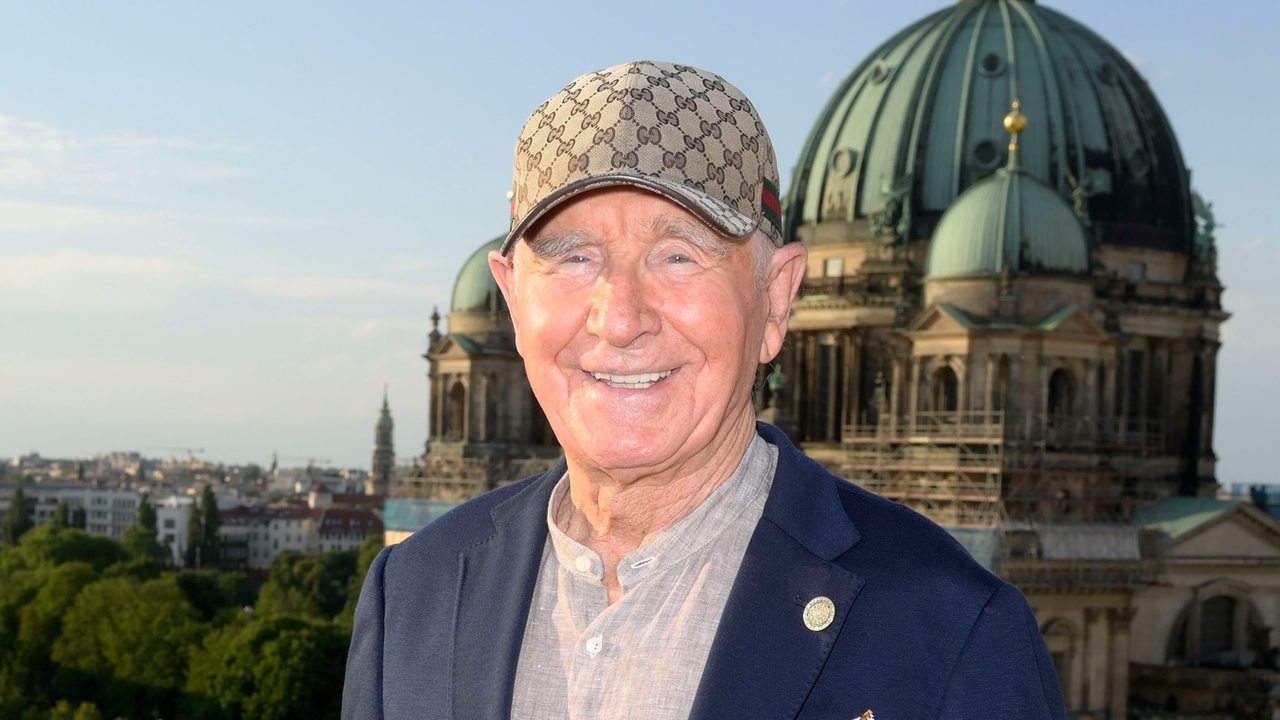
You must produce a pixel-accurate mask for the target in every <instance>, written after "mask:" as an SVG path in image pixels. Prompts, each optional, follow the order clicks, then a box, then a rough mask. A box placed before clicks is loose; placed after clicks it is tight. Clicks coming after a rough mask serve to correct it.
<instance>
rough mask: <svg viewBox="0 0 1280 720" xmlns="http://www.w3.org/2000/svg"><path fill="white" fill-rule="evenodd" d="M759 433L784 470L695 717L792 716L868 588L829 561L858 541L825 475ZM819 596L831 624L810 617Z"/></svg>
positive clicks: (747, 559) (730, 605)
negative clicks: (861, 593)
mask: <svg viewBox="0 0 1280 720" xmlns="http://www.w3.org/2000/svg"><path fill="white" fill-rule="evenodd" d="M761 435H763V436H764V437H765V439H766V440H768V441H769V442H770V443H772V444H774V445H777V446H778V468H777V471H776V472H775V476H774V482H773V486H772V488H771V489H770V491H769V499H768V501H767V502H766V504H765V510H764V516H763V517H762V518H761V520H760V523H759V524H758V525H757V526H756V530H755V533H754V534H753V535H752V537H751V542H750V543H749V545H748V546H747V552H746V555H745V556H744V557H743V560H742V567H741V569H740V570H739V572H738V577H737V579H736V580H735V581H734V586H733V591H732V592H731V593H730V595H729V600H728V602H727V603H726V605H725V609H724V614H723V615H722V616H721V619H720V625H719V629H718V630H717V631H716V639H715V642H714V643H713V644H712V647H711V655H710V657H708V659H707V665H706V669H705V670H704V671H703V675H702V681H701V684H700V686H699V688H698V696H697V698H696V699H695V701H694V707H693V712H692V713H691V715H690V717H691V718H702V719H707V720H710V719H711V718H724V717H757V718H792V717H795V716H796V714H797V713H798V712H799V710H800V708H801V706H802V705H803V704H804V701H805V698H807V697H808V695H809V691H810V688H811V687H812V686H813V683H814V682H815V681H816V680H817V678H818V675H819V674H820V672H821V670H822V666H823V664H824V663H825V662H826V659H827V655H828V653H830V651H831V648H832V646H833V645H834V643H835V640H836V638H837V637H838V636H839V634H840V631H841V628H842V627H843V625H844V620H845V618H846V617H847V616H848V614H849V610H850V608H852V606H853V603H854V600H855V599H856V598H857V596H858V592H859V591H860V590H861V589H862V586H863V580H862V579H861V578H860V577H858V576H857V575H855V574H853V573H852V572H849V571H848V570H845V569H844V568H842V567H840V566H839V565H837V564H836V563H834V562H832V561H833V560H834V559H835V558H836V557H838V556H840V555H842V554H844V553H845V552H846V551H848V549H849V548H850V547H852V546H853V545H854V544H855V543H857V541H858V539H859V535H858V531H857V530H856V529H855V528H854V527H853V524H852V522H851V521H850V520H849V518H848V516H847V515H846V514H845V513H844V510H843V508H842V507H841V503H840V499H839V497H838V495H837V493H836V490H835V486H834V485H833V484H832V481H831V480H830V479H829V476H828V475H827V474H826V473H825V472H821V471H820V469H819V468H818V466H817V465H816V464H814V463H813V462H812V461H811V460H809V459H807V458H804V457H803V456H801V455H800V453H799V451H798V450H797V449H796V448H795V447H794V446H793V445H791V443H790V442H788V441H787V440H785V439H784V438H781V437H780V436H778V435H777V434H776V431H773V429H772V428H770V427H768V426H765V427H762V428H761ZM815 477H821V479H820V480H817V481H814V478H815ZM815 598H826V600H829V601H830V605H828V606H827V607H828V608H833V613H832V616H831V621H830V624H829V625H826V626H825V627H819V626H820V625H822V621H825V618H819V619H817V620H820V621H817V622H815V619H812V618H811V619H810V620H808V621H806V618H805V608H806V606H807V605H808V604H809V602H810V601H812V600H814V599H815ZM816 604H822V605H827V603H826V602H825V601H823V600H818V601H817V603H816ZM811 625H812V627H811Z"/></svg>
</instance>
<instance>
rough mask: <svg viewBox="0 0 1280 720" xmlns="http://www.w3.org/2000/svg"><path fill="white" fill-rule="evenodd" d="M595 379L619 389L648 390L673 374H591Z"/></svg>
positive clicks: (668, 372)
mask: <svg viewBox="0 0 1280 720" xmlns="http://www.w3.org/2000/svg"><path fill="white" fill-rule="evenodd" d="M591 374H592V375H593V376H594V377H595V379H597V380H600V381H601V382H606V383H608V384H609V386H610V387H617V388H628V389H636V388H647V387H649V386H651V385H653V384H654V383H656V382H658V381H659V380H661V379H662V378H664V377H666V376H668V375H670V374H671V371H670V370H667V371H665V372H647V373H636V374H634V375H613V374H611V373H601V372H598V373H591Z"/></svg>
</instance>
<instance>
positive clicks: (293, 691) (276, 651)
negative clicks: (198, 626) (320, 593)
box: [182, 616, 350, 720]
mask: <svg viewBox="0 0 1280 720" xmlns="http://www.w3.org/2000/svg"><path fill="white" fill-rule="evenodd" d="M349 643H350V636H349V635H348V634H347V633H346V631H344V630H343V629H341V628H339V627H337V626H335V625H333V624H331V623H324V622H314V621H309V620H304V619H302V618H296V617H284V616H277V617H259V616H255V617H254V618H253V619H250V620H246V621H244V622H241V623H235V624H232V625H228V626H227V627H225V628H223V629H221V630H217V631H214V632H213V633H211V634H210V635H209V636H208V637H207V638H206V641H205V644H204V647H203V649H202V651H201V652H198V653H195V654H194V656H193V659H192V663H191V671H190V673H189V675H188V678H187V686H186V691H187V693H186V701H185V704H184V706H183V708H182V710H183V712H182V716H183V717H190V718H196V719H197V720H206V719H207V720H214V719H215V718H225V717H240V718H254V719H255V720H293V719H294V718H297V719H298V720H304V719H305V720H312V718H317V719H319V720H328V719H330V718H333V719H335V720H336V718H337V717H338V711H339V708H340V706H341V701H342V680H343V663H341V662H334V661H333V658H335V657H338V658H341V657H343V656H344V655H345V654H346V649H347V645H348V644H349Z"/></svg>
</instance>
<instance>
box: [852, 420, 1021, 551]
mask: <svg viewBox="0 0 1280 720" xmlns="http://www.w3.org/2000/svg"><path fill="white" fill-rule="evenodd" d="M882 418H883V419H882V421H881V422H879V423H877V424H874V425H857V426H852V427H849V428H847V429H846V432H845V436H844V443H843V445H844V452H843V454H842V458H841V464H840V467H839V468H838V469H839V471H840V473H841V474H842V475H843V476H844V477H846V478H848V479H849V480H851V481H853V482H855V483H857V484H859V485H861V486H863V487H865V488H867V489H868V490H871V491H872V492H874V493H877V494H879V495H882V496H884V497H887V498H889V499H891V500H896V501H898V502H901V503H903V504H905V505H907V506H908V507H911V508H913V509H915V510H917V511H919V512H921V513H923V514H924V515H927V516H928V517H930V518H932V519H933V520H934V521H935V522H938V523H939V524H942V525H948V526H958V527H996V526H998V525H999V524H1000V521H1001V519H1002V518H1003V504H1002V502H1001V478H1002V474H1003V471H1004V467H1005V457H1004V450H1005V441H1004V426H1005V423H1004V415H1003V413H1000V412H969V413H957V412H944V413H918V414H917V415H916V416H915V419H914V422H911V423H903V424H900V423H897V422H895V421H894V420H893V419H892V418H885V417H884V416H882Z"/></svg>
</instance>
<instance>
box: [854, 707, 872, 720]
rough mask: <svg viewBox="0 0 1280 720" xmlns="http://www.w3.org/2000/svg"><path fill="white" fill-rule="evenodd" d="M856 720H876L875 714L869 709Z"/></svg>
mask: <svg viewBox="0 0 1280 720" xmlns="http://www.w3.org/2000/svg"><path fill="white" fill-rule="evenodd" d="M858 720H876V714H875V713H873V712H871V708H867V711H866V712H864V713H862V714H861V715H859V716H858Z"/></svg>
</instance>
